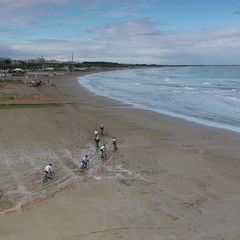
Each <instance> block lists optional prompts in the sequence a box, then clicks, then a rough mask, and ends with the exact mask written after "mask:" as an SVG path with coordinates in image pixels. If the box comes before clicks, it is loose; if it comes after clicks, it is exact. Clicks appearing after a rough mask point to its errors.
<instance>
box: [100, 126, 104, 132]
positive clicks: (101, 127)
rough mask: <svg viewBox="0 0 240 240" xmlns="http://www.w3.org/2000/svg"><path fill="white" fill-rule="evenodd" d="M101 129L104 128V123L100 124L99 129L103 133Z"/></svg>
mask: <svg viewBox="0 0 240 240" xmlns="http://www.w3.org/2000/svg"><path fill="white" fill-rule="evenodd" d="M103 130H104V125H103V124H100V131H101V134H102V135H103Z"/></svg>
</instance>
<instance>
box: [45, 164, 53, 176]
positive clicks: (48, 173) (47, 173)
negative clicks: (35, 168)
mask: <svg viewBox="0 0 240 240" xmlns="http://www.w3.org/2000/svg"><path fill="white" fill-rule="evenodd" d="M52 171H53V167H52V164H51V163H49V164H48V165H47V166H46V167H45V168H44V172H45V173H46V175H47V176H48V177H49V178H50V175H51V172H52Z"/></svg>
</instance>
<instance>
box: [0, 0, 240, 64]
mask: <svg viewBox="0 0 240 240" xmlns="http://www.w3.org/2000/svg"><path fill="white" fill-rule="evenodd" d="M72 56H73V60H74V61H76V62H82V61H106V62H117V63H125V64H240V0H37V1H36V0H23V1H16V0H0V57H8V58H12V59H19V60H20V59H22V60H27V59H36V58H41V57H43V58H44V59H46V60H52V59H54V60H59V61H71V60H72Z"/></svg>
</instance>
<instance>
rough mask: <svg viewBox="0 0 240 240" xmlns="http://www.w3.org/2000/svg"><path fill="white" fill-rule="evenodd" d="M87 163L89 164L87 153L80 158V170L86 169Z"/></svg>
mask: <svg viewBox="0 0 240 240" xmlns="http://www.w3.org/2000/svg"><path fill="white" fill-rule="evenodd" d="M88 164H89V159H88V155H85V157H84V158H83V159H82V166H81V169H82V170H84V169H87V167H88Z"/></svg>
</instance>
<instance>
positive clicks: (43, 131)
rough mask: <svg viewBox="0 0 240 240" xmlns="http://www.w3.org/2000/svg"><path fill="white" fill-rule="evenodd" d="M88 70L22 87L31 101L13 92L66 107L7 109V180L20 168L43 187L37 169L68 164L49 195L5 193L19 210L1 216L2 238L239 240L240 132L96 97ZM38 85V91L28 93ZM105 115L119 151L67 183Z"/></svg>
mask: <svg viewBox="0 0 240 240" xmlns="http://www.w3.org/2000/svg"><path fill="white" fill-rule="evenodd" d="M83 74H88V73H69V74H65V75H57V76H53V77H49V78H44V79H43V81H44V82H46V85H45V86H42V87H39V88H34V89H31V92H27V93H26V91H25V90H22V92H21V94H22V95H21V96H23V95H24V94H25V96H28V99H26V98H25V99H23V98H21V99H19V98H18V99H17V100H16V99H10V100H9V102H11V103H15V102H18V103H22V102H24V101H25V102H26V103H31V102H34V103H36V102H40V103H57V104H59V105H60V106H57V107H55V106H52V107H51V106H50V107H46V108H24V109H0V119H1V129H0V130H1V131H0V136H1V139H0V151H1V152H0V157H1V160H2V163H1V170H0V171H1V172H0V174H1V178H5V177H7V175H8V174H9V172H10V171H16V172H18V175H17V176H16V177H15V179H12V181H13V182H18V181H19V179H21V181H25V179H28V181H29V184H28V185H29V186H30V185H31V184H33V185H34V184H36V186H37V188H39V191H44V186H43V185H42V183H40V181H37V180H36V179H39V178H40V176H41V174H42V172H41V170H39V171H38V169H42V168H43V167H44V165H43V164H46V163H48V161H49V160H53V161H54V162H56V163H59V162H60V163H59V164H58V165H57V166H58V169H57V170H58V171H57V172H56V173H59V174H58V175H57V174H56V179H54V180H53V181H51V184H52V185H53V186H52V188H51V191H50V192H49V193H48V194H45V195H44V196H46V197H44V198H42V199H41V197H40V196H37V198H33V199H39V200H36V201H35V202H31V195H30V196H29V201H28V199H24V197H23V200H24V201H23V205H22V206H21V207H17V208H16V207H15V206H13V205H11V204H10V203H9V201H7V200H6V199H7V195H8V192H7V191H4V195H3V198H1V199H0V203H1V206H3V205H4V206H5V208H6V209H12V211H9V212H7V213H6V214H2V215H1V217H0V239H1V240H13V239H18V240H26V239H29V240H30V239H31V240H32V239H36V240H38V239H44V238H45V239H49V240H55V239H56V240H65V239H87V240H88V239H89V240H90V239H91V240H92V239H106V240H108V239H109V240H117V239H122V240H125V239H126V240H127V239H128V240H135V239H144V240H145V239H146V240H149V239H151V240H155V239H156V240H159V239H164V240H165V239H168V240H175V239H178V240H179V239H180V240H188V239H189V240H190V239H191V240H200V239H201V240H203V239H204V240H205V239H206V240H211V239H212V240H223V239H225V240H237V239H240V230H239V222H240V220H239V214H240V210H239V205H240V184H239V183H240V176H239V167H240V161H239V155H240V149H239V140H240V134H239V133H234V132H231V131H227V130H223V129H218V128H211V127H207V126H202V125H199V124H195V123H192V122H188V121H184V120H182V119H178V118H173V117H168V116H165V115H161V114H157V113H154V112H151V111H147V110H141V109H135V108H132V107H131V106H129V105H126V104H123V103H121V102H117V101H114V100H111V99H109V98H106V97H100V96H96V95H94V94H92V93H90V92H89V91H87V90H86V89H84V88H83V87H81V86H80V85H79V84H78V82H77V79H76V77H78V76H81V75H83ZM48 80H49V81H50V85H47V84H48ZM51 83H55V84H56V86H54V87H53V86H51ZM32 91H34V94H35V95H34V96H40V97H39V98H38V97H34V99H33V98H31V99H30V97H29V96H33V95H31V94H33V93H32ZM38 94H39V95H38ZM14 96H16V95H14ZM101 123H103V124H104V126H105V130H104V131H105V132H104V136H103V137H102V138H103V140H104V142H105V143H107V145H108V156H111V158H110V159H108V160H107V161H105V162H104V163H102V162H100V161H101V160H99V167H98V168H97V169H96V171H89V173H84V175H83V174H76V176H75V175H74V177H73V176H72V175H73V174H72V175H71V178H70V177H69V181H67V180H65V182H64V183H66V184H63V183H62V182H61V178H63V177H64V173H67V174H69V176H70V173H69V172H70V170H69V169H75V168H77V167H76V166H74V167H72V166H70V165H71V164H72V165H73V164H77V157H79V156H81V153H82V151H84V153H85V152H87V151H90V150H91V149H92V145H93V146H94V130H95V129H98V128H99V125H100V124H101ZM114 136H116V137H117V139H118V148H119V149H118V151H117V152H116V153H113V152H112V149H111V139H112V137H114ZM91 144H92V145H91ZM91 151H92V150H91ZM91 153H92V152H91ZM74 154H76V156H75V155H74ZM66 156H67V157H66ZM94 156H96V155H94ZM64 157H65V158H64ZM18 158H19V161H17V160H18ZM31 158H34V162H35V165H34V166H33V165H31V161H30V160H27V159H31ZM63 158H64V160H63ZM6 159H9V161H10V162H7V160H6ZM11 159H14V162H13V163H11ZM90 161H91V158H90ZM62 162H64V164H63V163H62ZM6 166H7V167H6ZM60 166H65V168H66V170H64V171H65V172H63V170H62V169H61V168H60ZM33 169H34V170H33ZM71 171H72V172H73V170H71ZM72 172H71V173H72ZM33 173H34V174H33ZM60 173H62V175H61V174H60ZM90 173H91V174H90ZM24 174H26V175H27V176H26V178H25V176H24ZM29 176H31V178H30V177H29ZM1 181H2V180H1ZM54 181H55V182H54ZM38 183H39V184H38ZM1 184H3V183H2V182H1ZM6 184H7V185H8V186H9V184H11V181H10V180H9V182H8V183H4V185H6ZM38 185H39V186H38ZM40 185H41V188H40ZM34 186H35V185H34ZM9 189H10V190H11V191H13V189H14V188H9ZM23 192H24V191H23ZM9 194H10V193H9ZM24 203H28V204H25V205H24ZM4 211H5V210H4Z"/></svg>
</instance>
